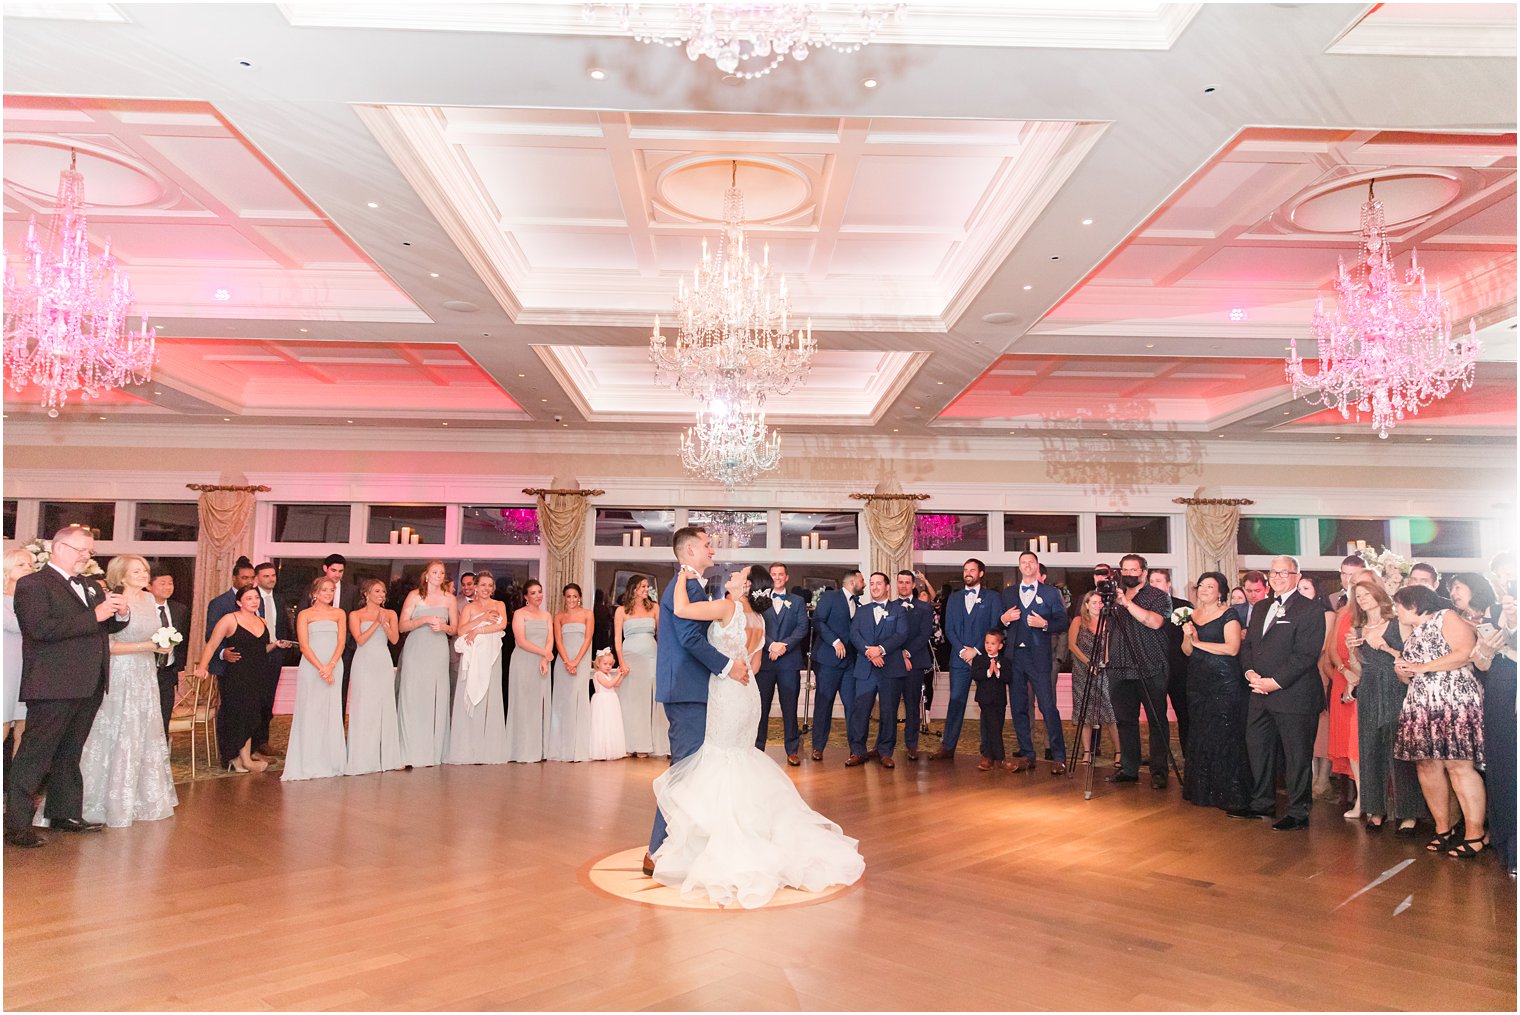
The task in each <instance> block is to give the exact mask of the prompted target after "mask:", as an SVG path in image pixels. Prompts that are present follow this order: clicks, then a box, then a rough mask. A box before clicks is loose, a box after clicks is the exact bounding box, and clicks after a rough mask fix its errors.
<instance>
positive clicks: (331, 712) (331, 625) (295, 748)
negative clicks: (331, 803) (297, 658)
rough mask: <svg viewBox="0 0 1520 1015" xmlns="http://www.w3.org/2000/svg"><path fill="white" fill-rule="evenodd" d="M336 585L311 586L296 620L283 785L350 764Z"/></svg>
mask: <svg viewBox="0 0 1520 1015" xmlns="http://www.w3.org/2000/svg"><path fill="white" fill-rule="evenodd" d="M336 590H337V582H335V581H334V580H333V579H332V578H331V577H329V576H328V575H323V576H322V577H320V578H318V579H317V580H316V581H314V582H312V583H311V605H310V606H308V607H307V608H306V609H304V610H302V611H301V612H300V613H299V614H297V615H296V640H297V642H298V643H299V644H300V646H301V665H300V666H299V667H297V669H296V704H295V714H294V715H292V716H291V719H290V746H289V747H288V748H286V751H285V771H284V772H282V773H281V774H280V781H281V782H293V781H295V780H298V779H326V778H328V777H330V776H334V775H342V774H343V768H344V766H346V765H347V764H348V748H347V746H346V745H345V743H344V740H343V646H344V645H346V644H347V643H348V630H347V627H348V625H347V618H346V617H345V615H344V613H343V611H342V610H340V609H338V608H337V607H336V606H334V605H333V594H334V593H335V592H336Z"/></svg>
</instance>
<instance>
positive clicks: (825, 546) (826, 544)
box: [818, 539, 829, 550]
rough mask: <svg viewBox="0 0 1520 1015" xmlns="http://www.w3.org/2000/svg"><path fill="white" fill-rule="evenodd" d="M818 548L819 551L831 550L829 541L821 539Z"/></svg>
mask: <svg viewBox="0 0 1520 1015" xmlns="http://www.w3.org/2000/svg"><path fill="white" fill-rule="evenodd" d="M818 546H819V549H823V550H827V549H828V548H829V541H828V540H827V539H820V540H819V541H818Z"/></svg>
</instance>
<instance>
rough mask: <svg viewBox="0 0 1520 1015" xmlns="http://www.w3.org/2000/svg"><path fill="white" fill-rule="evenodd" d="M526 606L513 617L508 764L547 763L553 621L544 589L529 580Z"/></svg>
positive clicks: (509, 675)
mask: <svg viewBox="0 0 1520 1015" xmlns="http://www.w3.org/2000/svg"><path fill="white" fill-rule="evenodd" d="M523 599H524V603H523V605H522V607H520V608H519V609H518V610H517V611H515V612H514V613H513V614H512V635H513V638H514V640H515V642H516V644H515V645H514V646H513V648H512V661H511V663H510V664H509V665H508V667H507V760H508V761H522V762H534V761H543V760H544V740H545V734H546V733H547V732H548V730H549V672H550V667H551V664H552V662H553V660H554V635H553V632H552V629H553V626H554V618H553V617H552V616H550V615H549V611H547V610H545V609H544V586H543V584H542V583H540V582H539V580H538V579H537V578H529V579H528V582H527V584H526V585H524V586H523Z"/></svg>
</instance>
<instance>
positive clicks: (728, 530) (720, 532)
mask: <svg viewBox="0 0 1520 1015" xmlns="http://www.w3.org/2000/svg"><path fill="white" fill-rule="evenodd" d="M764 517H765V516H764V515H762V514H756V513H755V512H753V511H701V512H693V513H692V516H691V523H692V524H693V525H700V526H702V527H703V528H704V529H706V530H707V531H708V532H709V533H710V534H711V535H712V537H713V539H714V541H715V542H716V543H717V544H718V545H719V546H722V547H739V546H748V545H749V541H750V538H751V537H752V536H754V534H755V525H756V524H758V523H759V522H760V521H761V520H762V519H763V518H764Z"/></svg>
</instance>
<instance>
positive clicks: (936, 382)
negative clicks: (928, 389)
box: [934, 381, 945, 384]
mask: <svg viewBox="0 0 1520 1015" xmlns="http://www.w3.org/2000/svg"><path fill="white" fill-rule="evenodd" d="M934 383H935V384H944V383H945V382H944V381H935V382H934Z"/></svg>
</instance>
